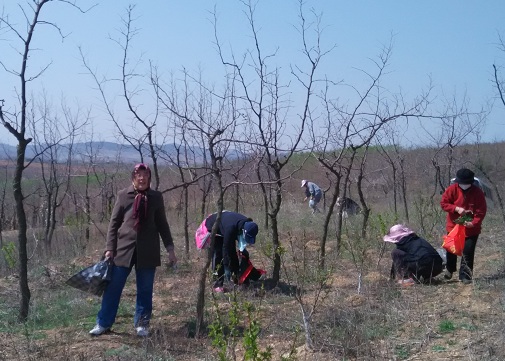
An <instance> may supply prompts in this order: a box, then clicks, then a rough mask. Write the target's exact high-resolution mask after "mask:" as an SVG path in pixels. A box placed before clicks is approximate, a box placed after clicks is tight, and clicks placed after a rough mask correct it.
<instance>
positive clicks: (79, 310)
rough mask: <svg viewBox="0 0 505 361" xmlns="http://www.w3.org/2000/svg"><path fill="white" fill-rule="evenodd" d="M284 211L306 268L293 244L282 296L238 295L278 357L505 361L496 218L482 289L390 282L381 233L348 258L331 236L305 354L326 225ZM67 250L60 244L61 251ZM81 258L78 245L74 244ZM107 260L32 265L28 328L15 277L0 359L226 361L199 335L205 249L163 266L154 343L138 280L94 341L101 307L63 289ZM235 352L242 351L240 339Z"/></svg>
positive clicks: (5, 287)
mask: <svg viewBox="0 0 505 361" xmlns="http://www.w3.org/2000/svg"><path fill="white" fill-rule="evenodd" d="M287 207H288V208H287V209H286V210H285V212H287V213H288V214H289V217H285V218H283V223H285V224H281V227H282V230H283V233H282V235H283V242H284V245H285V246H287V244H286V243H288V240H290V241H292V242H293V244H294V245H295V247H294V248H293V250H294V252H302V253H303V254H304V257H305V259H306V268H305V270H304V271H303V269H302V270H298V271H296V270H295V267H293V266H294V265H293V264H292V262H291V260H292V259H293V258H292V254H291V252H292V251H291V250H289V248H288V247H286V249H287V251H286V254H285V255H284V257H283V259H284V260H285V266H286V272H288V274H286V273H283V277H282V278H283V283H281V285H279V287H276V288H271V287H270V284H269V282H268V280H267V282H265V283H264V285H263V288H261V287H259V286H258V285H256V287H250V288H247V289H240V290H239V291H238V294H237V297H238V300H239V302H246V301H247V302H250V303H252V304H253V305H254V306H255V307H256V309H257V310H258V312H259V313H258V316H257V317H258V321H259V323H260V325H261V333H260V336H259V346H260V348H261V349H264V348H266V347H267V346H271V347H272V353H273V357H272V359H273V360H280V359H281V357H282V356H284V357H286V356H287V355H288V354H289V353H290V352H291V353H292V354H294V355H296V357H293V358H292V359H297V360H325V361H327V360H455V359H457V360H503V359H505V346H504V342H503V341H504V340H503V337H504V336H503V329H504V325H505V322H504V321H505V320H504V316H503V314H504V313H503V297H504V295H503V289H504V287H503V286H504V284H505V273H503V272H502V270H503V269H502V266H503V259H504V257H503V248H504V247H503V245H504V241H503V240H504V239H505V238H504V236H505V234H504V232H503V225H502V224H500V222H499V219H498V218H497V217H496V215H493V214H490V215H489V217H488V219H487V220H486V224H485V229H484V233H483V234H482V235H481V238H480V239H479V244H478V246H477V252H476V261H475V282H474V284H473V285H463V284H461V283H459V282H457V281H454V280H451V281H444V280H441V279H440V280H438V281H436V282H434V284H432V285H415V286H412V287H409V288H401V287H399V286H398V285H396V284H395V283H392V282H390V281H389V280H388V279H387V277H388V276H389V266H390V263H389V259H388V257H387V252H386V253H385V256H384V257H383V258H382V259H380V257H379V249H380V246H381V245H382V242H381V241H380V238H379V236H378V234H375V235H370V238H371V239H370V240H368V241H365V240H357V239H352V240H349V241H350V242H348V245H349V246H348V248H347V249H344V250H343V253H342V255H341V256H339V257H336V256H335V248H336V247H335V244H334V241H333V240H332V239H330V240H329V244H328V262H327V264H328V266H330V267H331V268H332V272H331V273H330V274H329V276H328V279H327V283H328V286H327V287H325V288H324V290H323V291H324V292H323V295H324V297H323V298H322V301H321V303H320V304H318V305H317V307H316V313H315V315H314V318H313V320H312V327H313V329H312V331H313V340H314V347H315V351H314V350H312V351H307V350H306V349H305V348H304V336H303V324H302V315H301V312H300V305H299V303H298V302H297V301H296V300H295V298H294V297H293V295H294V291H295V289H296V287H302V289H301V291H303V293H302V294H303V297H304V300H305V301H306V302H307V303H308V304H311V302H312V301H313V300H314V295H315V292H316V291H317V290H318V289H319V288H318V286H317V284H316V283H315V282H311V281H310V280H311V278H310V276H311V274H310V272H311V270H313V269H314V267H316V265H317V259H316V257H317V249H318V244H319V243H318V242H319V229H320V225H321V223H322V220H321V218H322V217H317V216H316V217H310V216H307V214H308V210H307V209H306V207H305V205H304V206H297V207H293V205H292V204H289V205H287ZM493 217H496V219H493ZM256 219H260V217H259V216H258V217H256ZM172 223H173V224H174V225H175V226H174V234H175V236H176V237H175V238H176V239H181V238H180V237H182V232H181V230H179V229H178V228H177V221H172ZM266 238H267V236H266V235H263V236H262V239H260V240H259V242H258V244H257V245H256V247H255V248H254V249H252V252H251V259H252V261H253V262H254V263H255V265H256V266H257V267H260V268H265V269H267V270H269V266H270V261H269V260H268V259H267V257H266V256H265V255H264V252H263V248H264V247H265V246H266V244H267V242H266ZM363 242H371V243H369V244H368V247H369V249H368V250H367V251H366V252H365V253H363V257H364V258H365V259H364V262H363V265H362V266H359V265H358V264H356V262H355V261H353V260H352V258H351V257H350V249H349V247H359V246H360V245H363ZM63 243H64V242H61V243H57V246H58V247H63ZM437 243H440V242H437V241H434V244H437ZM73 249H78V247H75V245H74V248H73ZM74 252H75V251H74ZM100 252H101V242H100V241H97V242H96V243H95V244H89V245H87V247H86V254H83V255H81V256H79V257H75V256H73V257H71V258H70V259H62V258H61V257H59V258H58V260H55V259H50V260H48V261H42V260H38V261H36V260H34V261H33V262H32V263H31V271H30V279H31V284H30V287H31V290H32V301H33V303H32V305H31V312H32V314H31V317H30V321H29V322H28V323H27V325H26V327H21V326H19V325H17V324H16V323H15V322H13V320H15V312H16V307H17V303H18V292H17V287H18V285H17V279H16V278H15V277H13V276H8V277H3V278H1V279H0V295H1V298H0V313H1V320H0V330H1V332H0V360H181V361H185V360H217V358H216V353H215V350H214V348H213V347H212V345H211V344H212V340H211V339H210V337H209V336H208V335H203V336H202V337H200V338H199V339H195V338H194V337H192V336H193V328H194V316H195V312H196V311H195V310H196V307H195V296H196V282H195V272H194V270H195V269H197V268H199V267H200V265H201V262H202V260H201V257H202V256H203V254H202V253H200V252H199V251H196V250H193V251H192V252H191V257H190V259H188V260H183V259H182V258H183V254H182V250H181V251H180V252H179V257H180V258H181V260H180V265H179V268H178V269H177V270H172V269H167V268H165V267H161V268H159V271H158V273H157V276H156V285H155V296H154V314H153V320H152V329H151V331H152V336H151V337H149V338H147V339H140V338H138V337H136V336H135V334H134V332H133V325H132V322H133V320H132V314H133V308H134V301H135V286H134V285H135V284H134V281H133V277H131V278H132V279H130V280H129V282H128V284H127V288H126V289H125V291H124V293H123V298H122V306H121V309H120V312H119V315H118V318H117V321H116V324H115V325H114V327H113V332H111V333H109V334H106V335H103V336H100V337H90V336H89V335H88V331H89V329H91V328H92V326H93V324H94V318H95V315H96V312H97V311H98V308H99V305H100V299H99V298H97V297H91V296H87V295H86V294H83V293H81V292H79V291H74V290H72V289H69V288H68V287H66V286H65V285H64V281H65V280H66V278H68V277H69V276H70V275H71V274H72V272H74V271H75V270H77V269H79V268H82V267H85V266H87V265H88V264H90V263H92V262H93V261H94V260H95V259H96V258H97V257H98V256H99V254H100ZM68 253H71V252H70V251H68V252H63V251H61V250H60V251H59V252H58V254H60V255H61V254H68ZM359 271H361V272H362V277H361V278H360V277H359ZM132 276H133V275H132ZM360 279H361V283H360V284H359V283H358V282H359V280H360ZM287 280H289V284H288V283H287V282H288V281H287ZM358 285H359V286H360V287H359V288H358ZM358 289H359V293H358ZM58 304H61V305H60V306H59V307H56V306H57V305H58ZM206 305H207V314H206V319H207V321H208V322H212V321H213V320H214V319H215V316H216V314H215V311H214V308H213V302H212V298H211V297H210V288H209V294H208V299H207V304H206ZM218 306H219V309H220V312H221V313H222V314H223V315H226V312H227V311H228V310H230V309H231V306H232V303H231V298H230V295H218ZM13 315H14V316H13ZM51 316H52V317H53V319H51ZM236 353H237V355H242V353H243V347H242V345H241V343H240V342H239V343H238V346H237V350H236ZM237 359H241V358H237Z"/></svg>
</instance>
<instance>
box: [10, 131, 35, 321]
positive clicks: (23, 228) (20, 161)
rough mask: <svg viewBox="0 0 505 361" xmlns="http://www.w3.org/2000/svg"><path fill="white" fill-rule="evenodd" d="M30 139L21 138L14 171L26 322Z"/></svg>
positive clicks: (22, 309)
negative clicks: (26, 177)
mask: <svg viewBox="0 0 505 361" xmlns="http://www.w3.org/2000/svg"><path fill="white" fill-rule="evenodd" d="M29 142H30V141H29V140H19V143H18V147H17V148H18V150H17V161H16V170H15V173H14V180H13V189H14V199H15V202H16V214H17V218H18V227H19V228H18V253H19V268H18V272H19V273H18V276H19V292H20V293H21V299H20V307H19V314H18V320H19V321H20V322H26V321H27V320H28V314H29V310H30V298H31V293H30V288H29V287H28V251H27V243H28V242H27V237H26V233H27V228H28V227H27V224H26V213H25V208H24V197H23V192H22V189H21V179H22V175H23V170H24V165H25V164H24V161H25V153H26V146H27V145H28V143H29Z"/></svg>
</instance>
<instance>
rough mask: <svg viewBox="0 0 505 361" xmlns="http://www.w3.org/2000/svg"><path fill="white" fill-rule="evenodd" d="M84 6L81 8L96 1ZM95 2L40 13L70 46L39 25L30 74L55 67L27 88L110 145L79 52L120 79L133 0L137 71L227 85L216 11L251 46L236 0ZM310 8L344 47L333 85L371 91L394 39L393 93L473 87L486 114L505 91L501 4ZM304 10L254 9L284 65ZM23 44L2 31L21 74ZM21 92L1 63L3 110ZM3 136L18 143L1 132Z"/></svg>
mask: <svg viewBox="0 0 505 361" xmlns="http://www.w3.org/2000/svg"><path fill="white" fill-rule="evenodd" d="M76 2H77V4H79V5H80V6H81V7H82V8H88V7H90V6H91V5H92V4H94V3H96V1H95V2H93V1H89V0H80V1H79V0H78V1H76ZM18 3H20V4H26V3H27V2H25V1H19V2H18V1H16V0H7V1H5V2H4V5H2V6H3V8H4V14H8V15H9V19H10V21H11V22H12V23H16V24H17V25H18V28H19V29H20V31H23V30H24V27H23V19H22V18H21V17H20V15H21V13H20V11H19V7H18V5H17V4H18ZM98 3H99V4H98V5H97V6H95V7H94V8H92V9H91V10H90V11H89V12H88V13H86V14H81V13H80V12H78V11H76V10H75V9H73V8H72V7H70V6H65V4H63V3H58V2H51V3H49V4H48V5H46V7H45V8H44V11H43V13H42V19H43V20H47V21H51V22H54V23H55V24H58V26H59V28H60V29H61V30H62V32H63V33H64V34H66V35H68V36H67V37H66V38H65V39H64V41H62V40H61V38H60V37H59V35H58V33H57V32H56V31H55V29H54V28H51V27H48V26H45V27H40V28H39V29H38V32H37V33H36V34H35V38H34V41H33V44H32V47H33V48H34V49H35V48H36V49H37V50H35V51H34V52H32V54H31V58H30V63H29V66H30V68H29V71H31V72H32V74H33V73H35V72H37V71H38V69H40V68H41V67H42V66H44V65H45V64H47V63H48V62H52V65H51V66H50V68H49V69H48V70H47V71H46V72H45V73H44V74H43V76H42V77H41V78H39V79H37V80H36V81H35V82H33V83H32V84H30V88H29V89H30V91H33V92H35V93H36V94H40V91H41V89H45V91H46V93H47V94H48V96H49V97H50V98H51V99H52V102H53V103H54V104H55V105H56V106H57V105H58V104H59V103H60V99H61V98H62V97H64V98H65V99H66V100H67V102H70V103H77V102H78V103H79V104H80V105H81V106H82V107H91V109H92V114H93V120H94V125H93V128H94V132H95V134H97V135H98V137H100V138H102V139H104V140H113V137H112V134H113V133H114V130H113V126H112V124H111V123H110V122H108V121H106V120H104V119H106V116H105V114H104V113H103V105H102V104H101V102H100V99H99V94H98V93H97V91H96V89H95V85H94V83H93V81H92V79H91V77H90V76H89V74H87V72H86V70H85V68H84V67H83V64H82V61H81V58H80V55H79V50H78V47H81V48H82V50H83V52H84V54H85V56H86V58H87V60H88V61H89V62H90V64H92V66H93V68H94V69H96V71H97V72H98V73H99V74H103V75H106V76H109V77H112V76H115V75H117V71H118V66H119V64H120V61H121V52H120V49H119V48H118V47H117V46H116V44H114V43H113V42H112V41H111V40H110V38H111V37H112V38H118V37H119V34H118V30H119V29H120V28H121V21H120V17H121V16H124V15H125V9H126V8H127V7H128V5H129V4H136V5H135V6H136V7H135V10H134V15H135V16H136V17H137V20H136V21H135V25H136V26H137V28H138V29H139V33H138V35H137V36H136V37H135V39H134V42H133V43H132V54H137V55H139V56H140V54H142V59H143V61H144V62H143V63H142V65H141V66H140V67H142V66H143V67H144V68H145V67H146V66H147V63H148V61H149V60H152V61H153V62H154V63H155V64H157V65H158V66H159V67H160V69H161V70H162V71H163V73H164V74H165V75H168V74H170V73H171V72H174V73H176V72H178V71H179V70H180V69H182V68H183V67H184V68H186V69H189V70H192V71H194V72H197V71H198V69H201V70H202V72H203V74H204V76H205V77H206V79H208V80H209V81H214V82H216V83H219V82H220V81H221V79H222V78H221V77H220V74H222V67H221V65H220V62H219V58H218V56H217V53H216V50H215V46H214V44H213V26H212V24H211V21H210V19H211V18H212V16H211V14H210V11H212V10H213V8H214V6H215V7H216V9H217V15H218V31H219V34H220V38H221V39H222V41H223V43H224V44H226V46H227V50H228V49H233V51H234V52H235V53H236V54H241V53H242V52H243V51H244V50H245V49H246V48H247V47H250V46H251V45H252V43H251V38H250V32H249V29H248V24H247V20H246V18H245V16H244V15H243V10H244V7H243V5H242V4H241V2H240V1H238V0H217V1H212V0H184V1H181V0H179V1H172V0H143V1H137V2H136V3H135V2H132V1H123V0H108V1H105V0H104V1H98ZM311 8H313V9H314V10H315V11H316V12H318V13H321V14H322V24H323V26H324V27H325V30H324V33H323V46H327V47H330V46H331V45H332V44H335V45H336V48H335V49H334V50H333V51H332V53H331V55H330V56H328V57H327V58H325V60H324V63H323V64H322V66H321V69H320V73H319V74H320V75H321V74H328V75H329V76H330V77H331V78H333V79H335V80H342V81H345V82H346V83H349V84H352V85H354V86H356V87H361V86H363V85H364V83H363V80H362V76H361V75H360V74H359V72H358V71H356V69H357V68H358V69H365V70H371V69H372V67H371V62H370V59H373V58H375V57H376V56H377V54H379V52H380V49H381V47H382V46H383V45H384V44H387V43H389V41H390V38H391V35H392V34H393V42H394V47H393V56H392V59H391V63H390V67H389V68H388V70H389V74H388V76H387V78H385V83H384V84H385V85H386V86H387V87H388V88H389V89H392V90H394V91H398V90H399V89H401V91H402V93H403V94H404V95H406V96H407V97H409V96H410V97H413V96H415V95H416V94H418V93H420V91H421V90H422V89H423V88H425V87H426V86H427V84H428V79H429V78H431V79H432V81H433V83H434V85H435V89H434V94H436V97H437V98H439V99H441V98H442V97H444V96H446V97H452V96H453V95H455V96H457V97H460V96H463V94H466V95H467V96H468V98H469V99H470V101H471V105H472V106H473V107H474V108H475V109H479V108H480V107H481V106H483V105H485V104H487V103H489V102H490V101H491V100H492V99H493V97H496V92H495V90H494V88H493V84H492V76H493V74H492V70H493V68H492V64H493V63H495V64H497V65H501V66H504V67H505V53H503V52H500V51H499V50H498V48H497V45H496V43H497V40H498V35H497V34H498V33H500V34H502V36H503V37H505V2H504V1H503V0H486V1H480V2H477V1H470V0H444V1H436V0H428V1H390V0H384V1H377V0H364V1H349V0H346V1H343V0H308V1H306V3H305V9H306V10H309V9H311ZM297 14H298V5H297V2H296V1H291V0H260V1H259V2H258V5H257V13H256V21H257V25H258V29H259V39H260V46H261V47H262V48H263V50H264V52H265V53H268V52H273V51H275V50H276V49H277V58H276V59H277V60H276V61H277V62H278V63H277V64H276V65H277V66H280V67H282V68H284V69H287V68H288V67H289V65H290V64H292V63H293V62H294V60H295V59H300V58H301V55H300V52H299V49H300V43H299V41H298V38H297V33H296V31H295V28H294V25H296V24H297V23H298V19H297ZM15 47H17V48H19V43H18V42H16V41H15V38H14V37H13V36H12V33H8V32H6V31H5V30H2V31H1V32H0V59H2V62H4V64H5V65H6V66H8V67H12V68H13V69H16V70H18V69H19V64H20V59H19V57H17V55H16V53H14V52H13V48H15ZM503 71H504V72H505V69H503ZM16 87H19V81H18V79H17V78H15V77H12V76H10V75H8V74H7V73H6V72H5V71H3V69H1V68H0V99H4V100H5V105H4V107H5V109H12V107H13V106H14V104H15V101H16V98H15V91H14V89H15V88H16ZM111 96H117V94H116V95H114V94H113V93H112V94H111ZM341 96H343V97H345V94H342V95H341ZM126 121H127V120H126V119H125V122H126ZM504 125H505V110H504V109H503V105H500V104H499V103H495V106H494V108H493V111H492V113H491V114H490V116H489V119H488V124H487V126H486V128H485V132H484V137H483V140H485V141H494V140H504V139H505V132H503V131H502V128H503V126H504ZM0 139H1V142H6V143H10V144H13V143H15V141H14V139H13V137H12V136H11V135H10V134H8V133H7V131H6V130H5V129H4V128H3V127H1V128H0ZM408 139H409V135H408V134H406V140H407V141H408Z"/></svg>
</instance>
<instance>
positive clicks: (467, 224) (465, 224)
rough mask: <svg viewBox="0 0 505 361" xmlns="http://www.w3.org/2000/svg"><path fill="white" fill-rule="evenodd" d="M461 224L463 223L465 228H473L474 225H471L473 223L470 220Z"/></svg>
mask: <svg viewBox="0 0 505 361" xmlns="http://www.w3.org/2000/svg"><path fill="white" fill-rule="evenodd" d="M463 225H464V226H465V227H466V228H473V227H474V225H473V223H472V222H465V223H463Z"/></svg>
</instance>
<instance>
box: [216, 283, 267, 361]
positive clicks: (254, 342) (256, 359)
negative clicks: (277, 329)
mask: <svg viewBox="0 0 505 361" xmlns="http://www.w3.org/2000/svg"><path fill="white" fill-rule="evenodd" d="M213 301H214V309H215V316H216V319H215V320H214V322H212V323H211V324H210V326H209V330H210V332H209V336H210V338H211V339H212V346H214V348H215V349H216V350H217V355H218V358H219V360H221V361H228V360H233V361H234V360H236V359H237V355H236V350H237V346H238V345H239V338H240V337H241V338H242V347H243V350H244V357H243V360H250V361H268V360H271V359H272V352H271V348H270V347H267V348H266V349H265V350H263V351H262V350H261V349H260V347H259V336H260V330H261V327H260V323H259V321H258V315H257V313H256V311H255V308H254V306H253V305H252V304H251V303H250V302H243V303H241V302H239V300H238V293H237V292H236V291H234V292H233V293H232V296H231V307H230V310H229V311H228V313H227V317H226V318H225V317H224V315H222V314H221V312H220V310H219V303H218V302H219V301H218V300H217V298H216V296H215V295H214V294H213Z"/></svg>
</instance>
